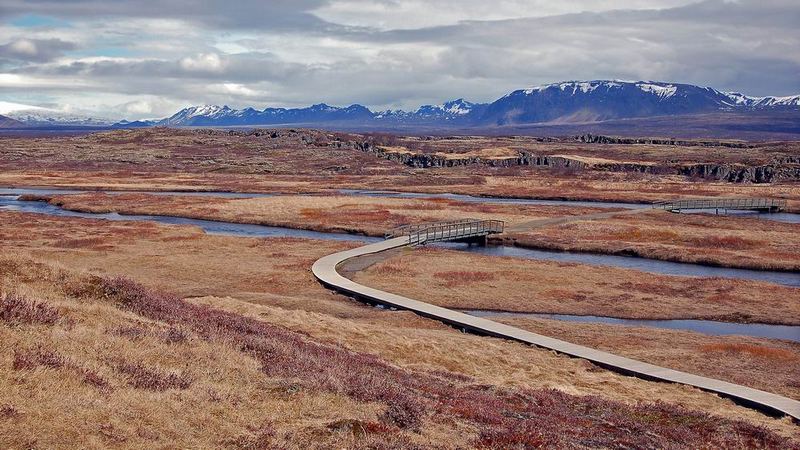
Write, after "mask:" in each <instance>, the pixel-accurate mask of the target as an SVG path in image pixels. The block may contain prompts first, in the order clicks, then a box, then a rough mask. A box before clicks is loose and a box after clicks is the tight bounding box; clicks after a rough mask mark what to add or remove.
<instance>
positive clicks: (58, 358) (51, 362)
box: [11, 346, 111, 391]
mask: <svg viewBox="0 0 800 450" xmlns="http://www.w3.org/2000/svg"><path fill="white" fill-rule="evenodd" d="M11 367H12V368H13V369H14V370H33V369H36V368H37V367H46V368H49V369H67V370H72V371H74V372H76V373H78V374H80V375H81V377H82V380H83V382H84V383H86V384H88V385H90V386H93V387H95V388H98V389H100V390H103V391H109V390H110V389H111V386H110V385H109V383H108V381H106V380H105V379H104V378H103V377H102V376H101V375H100V374H99V373H97V372H95V371H94V370H91V369H87V368H85V367H81V365H79V364H78V363H76V362H74V361H72V360H71V359H69V358H67V357H65V356H63V355H61V354H60V353H58V352H55V351H53V350H48V349H45V348H43V347H41V346H37V347H35V348H32V349H22V350H20V349H15V350H14V360H13V362H12V364H11Z"/></svg>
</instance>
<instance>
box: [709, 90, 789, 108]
mask: <svg viewBox="0 0 800 450" xmlns="http://www.w3.org/2000/svg"><path fill="white" fill-rule="evenodd" d="M724 94H725V95H727V96H728V98H729V99H730V100H731V101H732V102H733V104H732V106H747V107H750V108H781V107H787V108H792V107H798V106H800V95H792V96H788V97H748V96H747V95H744V94H742V93H739V92H725V93H724Z"/></svg>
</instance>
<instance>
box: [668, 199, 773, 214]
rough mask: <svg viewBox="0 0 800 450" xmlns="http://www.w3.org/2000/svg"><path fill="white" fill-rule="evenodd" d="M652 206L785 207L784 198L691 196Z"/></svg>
mask: <svg viewBox="0 0 800 450" xmlns="http://www.w3.org/2000/svg"><path fill="white" fill-rule="evenodd" d="M653 208H656V209H665V210H667V211H670V212H681V211H682V210H691V209H713V210H715V211H719V210H723V211H726V210H731V211H733V210H740V211H760V212H770V213H775V212H781V211H783V210H784V209H786V200H782V199H773V198H692V199H686V200H667V201H663V202H657V203H654V204H653Z"/></svg>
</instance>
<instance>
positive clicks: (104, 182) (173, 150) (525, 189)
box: [0, 129, 800, 211]
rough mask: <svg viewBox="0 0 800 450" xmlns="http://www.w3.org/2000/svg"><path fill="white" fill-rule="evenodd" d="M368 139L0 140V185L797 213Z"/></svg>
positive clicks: (647, 151) (704, 186)
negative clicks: (346, 193)
mask: <svg viewBox="0 0 800 450" xmlns="http://www.w3.org/2000/svg"><path fill="white" fill-rule="evenodd" d="M273 135H274V136H275V137H273ZM368 140H369V138H368V137H364V136H359V135H350V134H341V133H325V132H319V131H313V130H264V131H262V132H258V133H252V134H249V135H237V134H236V133H233V132H230V133H229V132H224V131H208V130H166V129H146V130H120V131H114V132H106V133H96V134H92V135H87V136H75V137H42V138H8V137H5V138H0V169H2V170H0V185H48V186H64V187H70V186H72V187H74V186H81V187H97V188H116V189H157V190H170V189H188V190H226V191H247V192H295V193H296V192H319V191H324V190H328V189H332V188H355V189H391V190H400V191H417V192H453V193H463V194H473V195H494V196H506V197H528V198H558V199H562V198H563V199H590V200H610V201H624V202H652V201H657V200H664V199H669V198H673V197H703V196H712V197H716V196H739V197H779V198H785V199H787V200H788V201H789V207H790V209H792V210H795V211H800V184H798V183H797V182H790V181H779V182H774V183H761V184H751V183H728V182H719V181H713V180H697V179H691V178H687V177H685V176H679V175H666V174H643V173H638V172H608V171H599V170H584V171H580V170H579V171H573V170H563V169H559V168H537V167H530V166H516V167H489V166H483V165H478V166H467V167H446V168H430V169H419V168H412V167H409V166H407V165H404V164H401V163H398V162H393V161H388V160H385V159H382V158H379V157H376V156H374V155H373V154H371V153H366V152H363V151H361V150H358V149H356V148H353V147H352V145H350V144H351V143H352V142H364V141H368ZM395 144H396V145H399V146H400V147H411V148H416V147H419V148H421V149H422V151H427V150H425V149H426V148H427V147H431V148H433V149H434V151H436V152H445V153H454V154H458V153H464V152H467V153H469V152H479V153H480V152H483V153H488V154H491V155H496V154H497V152H498V149H506V150H503V151H507V152H508V151H510V152H516V151H530V152H534V153H537V154H543V155H554V154H562V155H564V154H566V155H576V156H578V157H580V158H584V159H586V158H590V159H591V158H595V159H603V160H611V161H616V162H619V163H628V162H634V161H639V162H645V163H659V164H660V163H669V164H680V163H709V164H768V163H769V161H771V160H773V159H774V158H779V159H780V158H792V157H796V156H797V154H798V144H797V143H793V142H778V143H768V144H763V145H759V146H757V147H755V148H727V147H702V146H671V145H614V144H583V143H575V142H538V141H537V140H536V139H533V138H519V137H517V138H514V137H512V138H501V137H498V138H474V137H464V138H456V139H438V140H433V141H429V140H426V139H424V138H422V139H420V138H402V139H401V142H400V143H399V144H397V143H395ZM500 153H502V151H501V152H500Z"/></svg>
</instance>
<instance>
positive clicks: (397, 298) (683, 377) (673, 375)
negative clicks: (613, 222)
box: [311, 236, 800, 421]
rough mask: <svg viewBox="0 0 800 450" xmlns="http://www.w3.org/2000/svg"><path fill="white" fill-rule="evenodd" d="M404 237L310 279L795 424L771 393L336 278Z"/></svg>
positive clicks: (322, 265) (796, 405)
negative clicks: (359, 260) (703, 393)
mask: <svg viewBox="0 0 800 450" xmlns="http://www.w3.org/2000/svg"><path fill="white" fill-rule="evenodd" d="M408 243H409V239H408V237H407V236H403V237H396V238H392V239H387V240H385V241H382V242H377V243H375V244H369V245H365V246H363V247H358V248H354V249H351V250H346V251H342V252H338V253H334V254H332V255H328V256H325V257H322V258H320V259H319V260H317V261H316V262H315V263H314V265H313V266H312V268H311V271H312V272H313V273H314V276H315V277H316V278H317V279H318V280H319V281H320V282H322V283H323V284H324V285H325V286H327V287H330V288H332V289H335V290H337V291H340V292H343V293H345V294H348V295H351V296H354V297H358V298H361V299H364V300H367V301H372V302H376V303H380V304H384V305H390V306H394V307H397V308H402V309H406V310H409V311H413V312H415V313H417V314H419V315H421V316H425V317H429V318H431V319H436V320H439V321H442V322H444V323H447V324H449V325H452V326H455V327H458V328H461V329H464V330H465V331H470V332H474V333H478V334H483V335H488V336H494V337H499V338H504V339H511V340H514V341H518V342H524V343H526V344H530V345H535V346H537V347H543V348H547V349H550V350H555V351H557V352H559V353H563V354H565V355H569V356H572V357H576V358H583V359H586V360H589V361H592V362H593V363H595V364H597V365H599V366H601V367H604V368H607V369H610V370H613V371H615V372H620V373H623V374H626V375H632V376H636V377H640V378H643V379H647V380H654V381H668V382H672V383H681V384H685V385H689V386H694V387H697V388H700V389H703V390H705V391H709V392H714V393H716V394H719V395H721V396H724V397H728V398H731V399H733V400H734V401H736V402H737V403H740V404H743V405H745V406H749V407H752V408H755V409H758V410H761V411H764V412H766V413H769V414H773V415H787V416H790V417H792V418H793V419H794V420H796V421H800V402H798V401H797V400H792V399H790V398H787V397H783V396H780V395H777V394H771V393H769V392H764V391H760V390H758V389H752V388H748V387H746V386H740V385H738V384H733V383H728V382H726V381H720V380H715V379H713V378H707V377H703V376H699V375H693V374H690V373H686V372H680V371H677V370H672V369H668V368H666V367H660V366H656V365H653V364H649V363H645V362H642V361H637V360H634V359H630V358H625V357H622V356H618V355H614V354H612V353H608V352H604V351H600V350H595V349H592V348H589V347H584V346H582V345H576V344H571V343H569V342H566V341H562V340H559V339H554V338H550V337H547V336H543V335H541V334H536V333H532V332H530V331H525V330H522V329H520V328H516V327H512V326H509V325H504V324H502V323H498V322H494V321H492V320H488V319H484V318H481V317H475V316H470V315H468V314H464V313H460V312H457V311H453V310H450V309H447V308H442V307H439V306H435V305H431V304H429V303H425V302H421V301H419V300H414V299H411V298H407V297H403V296H401V295H396V294H392V293H389V292H384V291H381V290H378V289H373V288H370V287H367V286H364V285H361V284H358V283H356V282H354V281H352V280H350V279H347V278H345V277H343V276H342V275H340V274H339V272H338V271H337V270H336V268H337V266H338V265H339V264H341V263H343V262H344V261H346V260H348V259H351V258H355V257H358V256H363V255H369V254H373V253H379V252H382V251H385V250H390V249H393V248H398V247H403V246H406V245H408Z"/></svg>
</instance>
